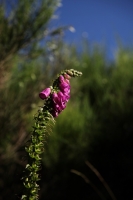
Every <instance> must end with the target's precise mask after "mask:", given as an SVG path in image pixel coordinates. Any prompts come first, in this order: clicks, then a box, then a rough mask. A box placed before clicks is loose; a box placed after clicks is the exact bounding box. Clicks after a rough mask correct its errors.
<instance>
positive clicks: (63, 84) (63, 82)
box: [59, 75, 70, 95]
mask: <svg viewBox="0 0 133 200" xmlns="http://www.w3.org/2000/svg"><path fill="white" fill-rule="evenodd" d="M59 80H60V83H59V88H60V90H61V91H62V92H63V93H65V94H67V95H68V94H69V93H70V83H69V80H68V79H65V78H64V76H62V75H61V76H60V77H59Z"/></svg>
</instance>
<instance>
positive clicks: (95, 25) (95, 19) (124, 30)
mask: <svg viewBox="0 0 133 200" xmlns="http://www.w3.org/2000/svg"><path fill="white" fill-rule="evenodd" d="M57 13H58V15H59V19H58V20H57V21H58V25H72V26H73V27H74V28H75V30H76V31H75V32H74V33H71V32H69V31H66V32H65V36H64V39H65V41H67V42H69V43H72V42H73V43H76V44H78V45H79V44H80V43H81V40H82V38H83V37H87V38H88V41H89V42H90V43H91V44H93V43H99V44H103V45H105V46H106V48H107V51H108V55H109V57H110V58H112V57H113V54H114V52H115V49H116V46H117V41H118V39H119V40H120V41H121V42H122V43H123V44H124V45H130V46H131V45H133V0H62V7H60V8H59V9H58V10H57Z"/></svg>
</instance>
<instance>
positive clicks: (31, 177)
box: [21, 69, 82, 200]
mask: <svg viewBox="0 0 133 200" xmlns="http://www.w3.org/2000/svg"><path fill="white" fill-rule="evenodd" d="M81 75H82V73H81V72H79V71H76V70H73V69H70V70H64V71H62V72H61V73H60V74H59V75H58V76H57V78H56V79H55V80H54V81H53V85H52V86H50V87H48V88H46V89H44V90H43V91H42V92H40V93H39V97H40V98H41V99H42V100H44V105H43V106H42V107H41V108H40V109H39V110H38V114H37V116H34V120H35V123H34V126H33V131H32V134H31V138H30V140H29V142H28V144H27V146H26V147H25V150H26V152H27V153H28V164H26V167H25V171H24V177H23V178H22V179H23V184H24V186H25V190H24V194H23V195H22V197H21V200H37V199H39V195H38V194H39V190H40V188H39V185H38V183H37V182H38V181H39V180H40V177H39V170H40V168H41V159H42V157H41V155H42V153H43V152H44V142H45V141H46V137H47V135H48V134H49V133H50V131H51V128H52V126H53V125H54V124H55V118H56V117H57V116H58V115H59V114H60V113H61V112H62V111H63V110H64V109H65V108H66V104H67V102H68V101H69V99H70V78H71V77H78V76H81Z"/></svg>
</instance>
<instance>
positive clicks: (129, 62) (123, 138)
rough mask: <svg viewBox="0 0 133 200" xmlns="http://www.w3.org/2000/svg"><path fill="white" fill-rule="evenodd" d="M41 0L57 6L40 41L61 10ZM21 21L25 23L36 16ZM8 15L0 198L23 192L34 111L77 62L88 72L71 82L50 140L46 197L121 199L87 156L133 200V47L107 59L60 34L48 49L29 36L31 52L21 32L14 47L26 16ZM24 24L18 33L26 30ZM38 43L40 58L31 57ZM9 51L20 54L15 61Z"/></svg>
mask: <svg viewBox="0 0 133 200" xmlns="http://www.w3.org/2000/svg"><path fill="white" fill-rule="evenodd" d="M22 2H24V3H25V2H26V3H27V1H20V3H22ZM29 2H30V3H32V2H33V1H29ZM40 2H43V5H44V7H45V8H46V5H49V6H48V7H47V8H49V9H50V11H49V12H50V14H48V15H47V16H46V17H45V20H44V19H43V18H41V19H42V20H44V24H43V25H44V26H42V27H43V28H41V29H39V30H38V28H37V30H36V34H38V35H36V34H35V35H34V36H35V38H34V37H33V41H34V39H35V42H36V45H38V43H37V42H38V36H40V31H42V32H43V31H44V30H47V22H48V20H49V19H50V17H51V16H52V12H53V11H54V5H53V1H51V0H49V1H40ZM54 2H55V1H54ZM26 3H25V4H24V5H25V6H26ZM45 3H46V4H45ZM20 6H21V5H20ZM29 6H30V4H29ZM52 6H53V7H52ZM1 9H2V6H1ZM18 9H19V7H18ZM18 9H16V14H15V16H17V14H18V12H17V10H18ZM51 9H52V12H51ZM27 12H29V11H28V10H27ZM49 12H48V13H49ZM19 13H20V12H19ZM31 13H34V10H33V12H31V10H30V15H32V14H31ZM46 13H47V12H46ZM22 14H24V13H21V15H22ZM18 17H19V15H18ZM33 17H34V15H33ZM14 19H15V18H14ZM16 19H18V18H16ZM21 19H23V20H24V22H23V24H24V23H25V21H26V20H28V19H29V17H27V18H23V17H21ZM41 19H40V20H41ZM3 20H7V18H5V17H4V14H2V12H0V27H4V28H3V33H2V32H0V38H1V39H0V50H1V55H0V66H1V69H0V70H1V71H0V83H1V85H0V191H1V192H0V200H6V199H9V198H10V199H11V200H14V199H20V198H21V194H22V187H23V185H22V180H21V177H22V176H23V175H22V174H23V170H24V168H25V164H26V162H27V159H26V157H25V151H24V146H25V142H26V141H27V140H28V138H29V137H30V131H31V127H32V125H33V120H32V119H33V115H34V114H35V113H36V112H37V110H38V107H39V106H41V105H42V101H41V100H40V99H39V97H38V94H39V92H40V91H41V90H42V89H44V88H45V87H47V86H49V85H50V83H51V78H52V79H54V76H55V74H56V73H58V72H60V70H61V69H71V68H73V69H76V70H79V71H82V73H83V76H82V77H81V78H80V79H74V80H72V81H71V100H70V102H69V103H68V106H67V108H66V109H65V110H64V111H63V113H62V114H61V115H60V116H59V117H58V118H57V123H56V126H55V129H54V132H53V133H51V136H50V137H48V139H47V141H46V144H45V152H44V156H43V163H42V169H41V171H40V176H41V182H40V184H41V191H40V200H41V199H45V200H52V199H58V200H62V199H63V200H66V199H67V200H68V199H77V200H82V199H84V200H88V199H90V200H99V199H105V200H110V199H113V198H111V196H110V194H109V193H108V191H107V190H106V188H105V187H104V186H103V185H102V184H101V182H100V180H99V179H98V178H97V177H96V175H95V174H94V173H93V172H92V170H91V169H90V168H89V167H88V166H87V165H86V164H85V161H89V162H90V163H92V164H93V165H94V167H95V168H96V169H97V170H98V171H99V172H100V174H101V175H102V176H103V178H104V179H105V180H106V182H107V183H108V185H109V186H110V188H111V190H112V191H113V193H114V195H115V197H116V199H118V200H119V199H121V200H125V199H132V198H133V194H132V187H133V183H132V180H133V158H132V157H133V156H132V155H133V145H132V141H133V70H132V68H133V51H132V50H127V49H124V48H123V49H119V51H118V52H117V54H116V58H115V59H114V61H113V62H109V61H108V62H106V56H105V55H104V53H102V52H101V51H100V50H97V49H95V48H94V49H93V51H89V50H87V49H83V51H81V52H80V53H79V52H78V51H77V50H76V47H70V46H68V45H66V44H64V42H63V41H61V38H60V36H56V37H57V38H56V39H55V38H54V37H53V38H49V39H48V40H46V41H45V42H44V44H45V47H42V46H41V47H40V46H39V45H38V46H36V45H35V46H34V45H33V43H32V42H31V41H32V40H28V41H29V44H28V46H26V48H28V49H27V51H26V49H23V47H24V45H25V44H26V43H24V42H23V41H25V39H24V38H23V40H22V41H21V45H18V43H17V44H16V42H17V41H18V40H17V39H16V36H15V35H14V37H12V38H14V39H13V41H12V44H14V45H15V44H16V45H15V46H14V48H13V49H14V50H11V46H12V44H11V41H10V42H9V38H8V37H9V36H8V34H9V35H10V34H11V33H12V34H14V33H15V34H17V33H16V32H15V30H16V29H13V27H14V26H17V25H18V21H19V20H18V21H16V22H14V23H15V25H14V23H13V25H12V26H10V24H9V23H5V22H4V21H3ZM36 20H37V21H36V23H35V24H34V23H33V24H34V25H35V27H37V25H36V24H38V26H39V22H38V20H39V19H36ZM26 23H30V22H29V21H26ZM10 27H12V28H10ZM23 27H24V26H23V25H22V26H21V27H20V29H18V31H19V30H20V32H21V30H23V31H24V29H23ZM35 27H34V28H35ZM21 28H22V29H21ZM10 29H12V30H14V31H12V32H11V30H10ZM6 33H7V34H6ZM4 34H5V36H4ZM24 35H25V34H23V36H24ZM4 37H5V38H6V37H7V38H8V39H4ZM25 37H26V36H25ZM2 38H3V39H2ZM16 40H17V41H16ZM19 43H20V41H19ZM8 44H9V46H8ZM32 45H33V46H32ZM31 46H32V47H35V48H30V47H31ZM18 47H19V48H18ZM5 48H6V49H7V50H4V49H5ZM31 49H32V50H33V51H32V55H33V54H34V55H36V56H30V55H31V51H30V50H31ZM40 49H41V50H40ZM49 49H50V51H49ZM9 52H12V56H11V57H10V60H9ZM72 169H74V170H77V171H79V172H81V173H82V174H84V175H85V176H86V177H87V178H88V179H89V180H90V182H91V183H90V184H87V183H86V182H85V180H84V179H83V178H81V177H79V176H77V175H76V174H74V173H72V172H71V170H72ZM92 183H93V185H95V189H94V187H92ZM98 191H100V193H102V195H101V196H99V193H98Z"/></svg>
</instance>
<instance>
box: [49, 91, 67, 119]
mask: <svg viewBox="0 0 133 200" xmlns="http://www.w3.org/2000/svg"><path fill="white" fill-rule="evenodd" d="M69 98H70V96H69V95H64V94H63V93H62V92H61V91H60V92H58V93H55V92H54V93H53V94H52V99H53V112H52V114H53V117H57V116H58V114H59V113H60V112H61V111H62V110H64V109H65V108H66V103H67V102H68V100H69Z"/></svg>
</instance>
